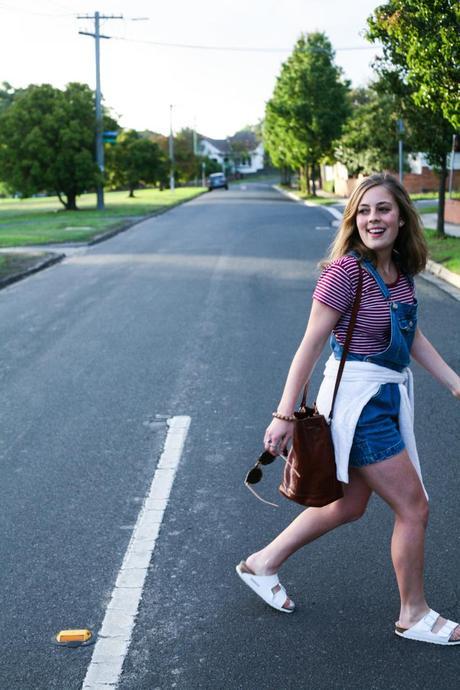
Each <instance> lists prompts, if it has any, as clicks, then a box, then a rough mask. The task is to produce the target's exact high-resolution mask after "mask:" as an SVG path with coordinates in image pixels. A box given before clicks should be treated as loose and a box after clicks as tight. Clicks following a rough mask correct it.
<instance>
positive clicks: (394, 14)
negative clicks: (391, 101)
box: [368, 0, 460, 236]
mask: <svg viewBox="0 0 460 690" xmlns="http://www.w3.org/2000/svg"><path fill="white" fill-rule="evenodd" d="M455 5H456V6H455ZM459 19H460V10H459V6H458V5H457V3H454V2H451V0H430V1H429V2H428V1H427V0H416V1H414V0H407V1H406V0H404V2H403V1H402V0H390V1H389V2H388V3H387V4H386V5H381V6H380V7H378V8H377V9H376V10H375V13H374V15H373V16H371V17H370V18H369V19H368V25H369V31H368V38H369V39H370V40H372V41H375V40H379V41H381V42H382V44H383V48H384V55H383V58H379V59H377V60H376V62H375V64H374V67H375V69H376V71H377V73H378V74H379V76H380V79H381V83H382V84H383V85H385V88H386V89H387V91H388V92H391V93H393V94H395V95H396V97H397V98H398V99H399V102H400V107H401V112H402V115H403V117H404V120H405V122H406V124H407V125H408V129H409V136H408V140H409V141H412V146H413V148H414V149H415V150H418V151H423V152H424V153H426V155H427V158H428V160H429V161H430V163H431V164H432V165H433V166H434V167H435V170H436V171H437V172H438V174H439V204H438V220H437V233H438V234H439V235H441V236H442V235H444V203H445V185H446V180H447V155H448V153H449V151H450V148H451V142H452V134H453V133H454V132H455V128H454V127H455V124H456V123H457V124H459V123H460V120H459V119H458V118H459V112H460V111H459V105H460V100H459V97H458V81H459V79H460V67H459V61H458V53H459V40H458V35H457V34H458V27H459ZM450 22H454V25H456V26H457V30H455V29H454V30H452V26H451V24H450ZM433 26H436V31H433V30H432V27H433ZM424 29H426V31H427V32H428V33H427V34H426V35H424V33H423V30H424ZM450 40H452V45H450V44H449V45H447V43H449V41H450ZM446 41H447V43H446ZM447 59H451V60H452V62H451V64H445V60H447ZM429 63H430V64H429ZM454 78H455V79H456V81H457V85H456V87H455V89H454V85H453V81H452V80H453V79H454ZM453 106H454V107H453Z"/></svg>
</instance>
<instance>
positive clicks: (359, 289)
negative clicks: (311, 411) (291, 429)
mask: <svg viewBox="0 0 460 690" xmlns="http://www.w3.org/2000/svg"><path fill="white" fill-rule="evenodd" d="M357 263H358V269H359V275H358V287H357V289H356V295H355V299H354V301H353V307H352V310H351V317H350V323H349V325H348V329H347V335H346V337H345V343H344V346H343V351H342V357H341V358H340V365H339V370H338V372H337V377H336V380H335V388H334V394H333V396H332V404H331V411H330V413H329V420H331V419H332V415H333V412H334V405H335V399H336V397H337V391H338V390H339V385H340V381H341V379H342V374H343V370H344V367H345V361H346V359H347V355H348V351H349V349H350V344H351V338H352V336H353V329H354V327H355V323H356V317H357V315H358V310H359V305H360V304H361V295H362V289H363V269H362V266H361V263H360V261H358V262H357ZM308 384H309V381H307V383H306V384H305V387H304V389H303V394H302V402H301V403H300V409H302V408H305V407H306V405H307V393H308Z"/></svg>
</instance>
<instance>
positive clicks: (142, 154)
mask: <svg viewBox="0 0 460 690" xmlns="http://www.w3.org/2000/svg"><path fill="white" fill-rule="evenodd" d="M166 168H167V161H166V158H165V156H164V154H163V153H162V151H161V149H160V147H159V146H158V144H155V143H154V142H153V141H150V140H149V139H146V138H145V137H143V136H142V135H141V134H140V133H139V132H136V131H135V130H133V129H130V130H127V131H125V132H122V134H120V135H119V136H118V137H117V142H116V144H115V145H114V146H110V147H109V148H108V150H107V174H108V179H109V182H110V184H112V185H113V186H115V187H127V188H128V189H129V196H130V197H134V191H135V190H136V189H137V188H138V187H139V185H140V184H141V183H143V184H156V183H157V182H160V181H162V180H163V179H164V177H165V175H166Z"/></svg>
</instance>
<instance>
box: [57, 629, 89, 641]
mask: <svg viewBox="0 0 460 690" xmlns="http://www.w3.org/2000/svg"><path fill="white" fill-rule="evenodd" d="M92 636H93V633H92V632H91V630H87V629H82V630H61V631H60V632H58V634H57V635H56V640H57V641H58V642H88V640H90V639H91V637H92Z"/></svg>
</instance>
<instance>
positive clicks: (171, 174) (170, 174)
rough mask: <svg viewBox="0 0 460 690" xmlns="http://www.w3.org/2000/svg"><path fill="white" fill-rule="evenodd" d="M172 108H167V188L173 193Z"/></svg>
mask: <svg viewBox="0 0 460 690" xmlns="http://www.w3.org/2000/svg"><path fill="white" fill-rule="evenodd" d="M172 113H173V107H172V105H170V106H169V161H170V166H171V167H170V169H169V188H170V190H171V191H172V192H173V191H174V137H173V122H172Z"/></svg>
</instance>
